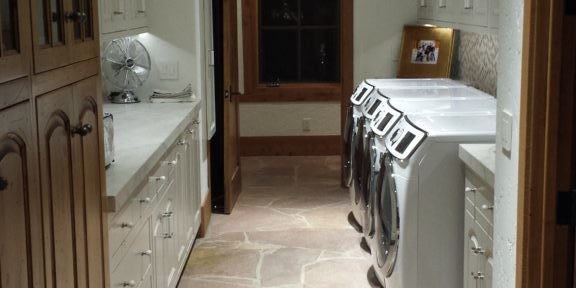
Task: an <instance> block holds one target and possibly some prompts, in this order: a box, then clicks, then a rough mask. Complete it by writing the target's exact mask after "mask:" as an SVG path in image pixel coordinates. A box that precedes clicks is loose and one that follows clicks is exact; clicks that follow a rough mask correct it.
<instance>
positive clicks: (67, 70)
mask: <svg viewBox="0 0 576 288" xmlns="http://www.w3.org/2000/svg"><path fill="white" fill-rule="evenodd" d="M98 73H100V58H93V59H90V60H87V61H83V62H78V63H74V64H72V65H69V66H65V67H62V68H60V69H56V70H50V71H48V72H45V73H41V74H37V75H34V76H33V77H32V95H34V96H38V95H42V94H45V93H48V92H50V91H54V90H56V89H58V88H60V87H63V86H66V85H70V84H72V83H75V82H78V81H80V80H83V79H86V78H88V77H91V76H94V75H98Z"/></svg>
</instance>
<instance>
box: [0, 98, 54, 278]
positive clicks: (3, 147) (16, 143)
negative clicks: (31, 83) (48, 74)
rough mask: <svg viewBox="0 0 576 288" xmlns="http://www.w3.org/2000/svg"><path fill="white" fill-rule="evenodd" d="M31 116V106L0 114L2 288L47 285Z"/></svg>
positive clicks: (27, 105)
mask: <svg viewBox="0 0 576 288" xmlns="http://www.w3.org/2000/svg"><path fill="white" fill-rule="evenodd" d="M29 115H30V105H29V104H28V103H24V104H20V105H18V106H16V107H13V108H10V109H7V110H4V111H0V123H2V125H0V255H2V257H1V258H0V287H6V288H8V287H9V288H19V287H42V286H44V284H43V283H44V282H43V277H41V276H42V274H41V271H42V253H41V248H42V235H41V232H40V231H41V230H40V228H41V226H40V221H41V220H40V219H41V218H40V214H39V211H40V210H39V203H40V199H39V193H38V189H37V188H38V187H37V186H36V183H37V182H36V181H37V178H36V177H37V174H36V172H35V171H36V167H37V166H36V161H37V158H36V157H35V152H34V151H35V149H34V146H35V145H34V144H33V139H32V137H31V135H32V126H31V125H30V124H31V123H30V120H29ZM31 276H32V277H31Z"/></svg>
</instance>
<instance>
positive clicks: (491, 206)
mask: <svg viewBox="0 0 576 288" xmlns="http://www.w3.org/2000/svg"><path fill="white" fill-rule="evenodd" d="M480 208H482V210H494V205H486V204H484V205H482V206H480Z"/></svg>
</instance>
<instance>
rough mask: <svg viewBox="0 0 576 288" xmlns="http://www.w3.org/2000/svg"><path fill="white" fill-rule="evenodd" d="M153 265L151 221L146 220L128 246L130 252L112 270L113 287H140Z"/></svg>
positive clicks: (111, 280)
mask: <svg viewBox="0 0 576 288" xmlns="http://www.w3.org/2000/svg"><path fill="white" fill-rule="evenodd" d="M151 266H152V250H151V245H150V221H146V222H145V223H144V225H143V226H142V229H141V230H140V231H139V232H138V234H137V236H136V238H135V239H134V242H133V243H132V245H130V247H128V253H127V254H126V256H124V258H123V259H122V261H121V262H120V264H118V266H117V267H116V269H115V270H114V272H112V275H111V276H110V282H111V287H113V288H115V287H138V286H139V284H140V282H141V281H142V279H143V276H144V272H145V271H149V269H150V267H151Z"/></svg>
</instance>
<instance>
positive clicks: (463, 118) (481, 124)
mask: <svg viewBox="0 0 576 288" xmlns="http://www.w3.org/2000/svg"><path fill="white" fill-rule="evenodd" d="M495 134H496V116H495V115H444V116H432V115H424V116H416V115H405V116H403V117H402V119H401V120H400V121H399V122H398V124H397V125H396V126H395V127H394V128H393V129H392V131H391V132H390V133H389V134H388V135H387V136H386V137H385V145H386V150H387V151H388V153H387V154H386V156H385V160H384V164H383V165H385V166H386V169H385V171H386V172H385V175H384V176H383V182H382V187H381V191H380V193H379V196H378V199H376V205H375V207H374V217H375V219H376V225H375V239H376V241H375V242H374V243H375V246H374V247H373V251H374V253H373V268H374V270H375V274H376V276H377V278H378V280H379V281H380V282H381V283H385V285H386V287H393V288H459V287H462V269H463V268H462V267H463V255H462V253H463V252H462V251H463V247H462V245H463V242H462V241H461V240H462V239H461V235H462V233H463V232H462V231H463V229H464V228H463V227H464V220H463V217H462V215H463V211H464V193H463V191H464V175H463V167H462V163H461V162H460V161H459V159H458V145H459V144H460V143H493V142H494V140H495Z"/></svg>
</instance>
